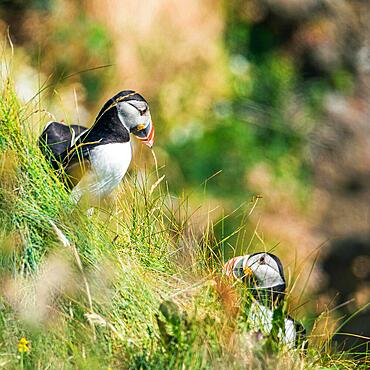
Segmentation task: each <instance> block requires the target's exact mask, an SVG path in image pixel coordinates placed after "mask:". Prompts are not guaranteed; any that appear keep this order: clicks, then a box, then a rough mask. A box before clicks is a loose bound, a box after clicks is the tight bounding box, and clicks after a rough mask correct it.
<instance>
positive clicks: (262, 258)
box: [260, 256, 266, 265]
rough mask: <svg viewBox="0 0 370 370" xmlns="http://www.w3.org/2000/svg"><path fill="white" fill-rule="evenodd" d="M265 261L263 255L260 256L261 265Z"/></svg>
mask: <svg viewBox="0 0 370 370" xmlns="http://www.w3.org/2000/svg"><path fill="white" fill-rule="evenodd" d="M265 262H266V261H265V256H262V257H260V264H262V265H263V264H264V263H265Z"/></svg>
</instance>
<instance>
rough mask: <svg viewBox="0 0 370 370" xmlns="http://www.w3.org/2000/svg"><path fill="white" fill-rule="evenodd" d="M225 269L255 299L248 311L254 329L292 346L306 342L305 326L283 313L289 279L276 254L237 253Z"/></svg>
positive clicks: (249, 320) (249, 321) (264, 335)
mask: <svg viewBox="0 0 370 370" xmlns="http://www.w3.org/2000/svg"><path fill="white" fill-rule="evenodd" d="M223 272H224V274H225V275H226V276H228V277H230V278H234V279H237V280H239V281H241V282H243V283H244V284H245V285H246V286H247V287H248V290H249V291H250V292H251V293H252V296H253V298H254V300H253V302H252V303H251V305H250V307H249V313H248V323H249V325H250V327H251V329H252V331H255V332H258V333H259V334H261V335H262V336H263V337H269V338H272V339H273V340H275V341H277V342H280V343H282V344H284V345H287V346H288V347H291V348H292V347H298V346H302V345H303V346H305V337H306V331H305V328H304V327H303V326H302V324H301V323H299V322H298V321H296V320H294V319H293V318H292V317H290V316H289V315H286V314H285V313H284V298H285V289H286V283H285V276H284V270H283V265H282V263H281V261H280V259H279V258H278V257H277V256H275V255H274V254H271V253H265V252H259V253H253V254H250V255H245V256H239V257H234V258H232V259H231V260H229V261H228V262H227V263H226V264H225V265H224V268H223Z"/></svg>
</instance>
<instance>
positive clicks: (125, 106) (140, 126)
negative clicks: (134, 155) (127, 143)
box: [117, 100, 154, 148]
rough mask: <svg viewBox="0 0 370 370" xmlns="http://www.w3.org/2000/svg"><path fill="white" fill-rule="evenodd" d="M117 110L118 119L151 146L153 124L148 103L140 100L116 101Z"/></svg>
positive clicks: (152, 141)
mask: <svg viewBox="0 0 370 370" xmlns="http://www.w3.org/2000/svg"><path fill="white" fill-rule="evenodd" d="M117 111H118V117H119V119H120V121H121V122H122V124H123V125H124V126H125V127H126V128H127V129H128V130H129V132H131V133H132V134H134V135H135V136H136V137H137V138H138V139H139V140H140V141H141V142H142V143H143V144H146V145H148V146H149V147H150V148H151V147H152V146H153V143H154V126H153V123H152V118H151V116H150V111H149V106H148V104H147V103H146V102H145V101H141V100H127V101H122V102H119V103H117Z"/></svg>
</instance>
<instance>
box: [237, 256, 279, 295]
mask: <svg viewBox="0 0 370 370" xmlns="http://www.w3.org/2000/svg"><path fill="white" fill-rule="evenodd" d="M243 270H244V274H245V276H251V277H253V280H254V281H255V283H256V285H257V287H258V288H273V287H275V286H278V285H281V284H285V279H284V272H283V267H282V265H281V263H280V260H279V259H278V258H277V257H276V256H274V257H272V256H271V255H270V254H268V253H256V254H251V255H249V256H246V258H245V259H244V261H243Z"/></svg>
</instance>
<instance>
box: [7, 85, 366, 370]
mask: <svg viewBox="0 0 370 370" xmlns="http://www.w3.org/2000/svg"><path fill="white" fill-rule="evenodd" d="M36 108H37V107H36ZM34 111H35V107H34V106H32V105H31V104H28V105H21V104H20V103H19V101H18V100H17V97H16V95H15V93H14V90H13V85H12V82H11V81H9V80H7V81H4V84H3V90H2V92H1V101H0V119H1V123H0V155H1V157H0V196H1V201H0V214H1V225H0V227H1V228H0V235H1V249H0V253H1V256H0V264H1V275H0V278H1V285H0V367H3V368H7V369H19V368H25V369H46V368H50V369H70V368H79V369H104V368H105V369H109V368H111V369H115V368H117V369H118V368H133V369H136V368H142V369H158V368H174V369H177V368H179V369H180V368H181V369H184V368H189V369H203V368H216V369H217V368H219V369H225V368H235V369H238V368H250V369H266V368H274V369H282V368H284V369H288V368H289V369H293V368H297V369H298V368H299V369H303V368H305V369H310V368H312V369H319V368H323V367H324V368H330V367H331V368H340V367H343V368H353V366H355V362H354V360H350V359H346V356H345V354H340V355H338V356H335V357H334V356H332V355H330V352H329V348H330V343H329V342H323V341H318V340H316V341H315V343H316V344H315V345H314V341H313V340H312V341H311V339H309V349H308V350H307V351H303V350H288V349H287V348H284V347H282V346H279V345H273V346H271V345H268V343H265V342H262V343H258V342H256V341H255V340H254V336H253V335H251V334H250V333H248V328H247V326H246V321H245V314H244V307H245V305H246V300H248V299H247V298H248V293H247V292H246V291H243V287H240V286H236V287H235V289H233V290H232V289H231V288H229V287H228V286H227V285H226V284H225V282H223V281H222V279H221V277H220V270H221V266H222V262H223V261H222V256H218V255H216V254H215V253H214V252H213V251H214V250H216V249H217V250H219V248H216V247H217V244H218V243H220V241H217V240H215V238H214V237H213V233H212V227H213V226H212V225H208V227H206V229H205V231H204V233H203V235H201V236H199V235H195V233H194V232H193V231H192V229H191V225H189V222H188V219H189V216H190V215H189V211H188V210H187V208H186V200H181V199H175V198H172V197H171V196H170V195H169V191H168V189H166V187H165V185H164V184H165V181H164V180H163V181H161V179H160V177H159V176H160V175H159V174H158V173H157V171H153V172H152V173H151V172H148V173H145V174H144V175H135V174H132V175H131V176H128V177H127V178H126V179H125V181H124V182H123V184H122V186H121V188H120V190H119V193H118V194H117V198H116V199H115V200H112V201H111V202H110V203H109V204H106V205H102V207H101V208H100V209H95V211H94V213H93V215H92V216H91V217H87V216H86V212H85V210H83V209H76V208H75V207H74V206H73V205H72V204H71V202H70V200H69V196H68V192H67V191H66V190H65V188H64V187H63V185H62V182H61V176H62V174H59V175H58V174H55V173H53V172H52V171H51V170H50V168H49V167H48V165H47V164H46V163H45V161H44V160H43V158H42V156H41V153H40V151H39V149H38V147H37V134H38V130H39V126H40V123H41V121H43V120H44V118H45V117H44V116H43V114H44V113H40V112H38V113H34ZM240 297H243V298H242V299H241V298H240ZM163 301H170V303H166V304H165V305H162V309H161V311H160V309H159V308H160V304H161V303H162V302H163ZM22 338H23V339H22ZM270 344H271V343H270ZM357 365H358V366H363V368H366V365H365V364H364V363H363V365H361V364H360V362H359V363H358V364H357Z"/></svg>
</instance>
